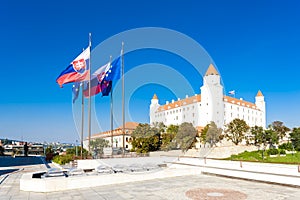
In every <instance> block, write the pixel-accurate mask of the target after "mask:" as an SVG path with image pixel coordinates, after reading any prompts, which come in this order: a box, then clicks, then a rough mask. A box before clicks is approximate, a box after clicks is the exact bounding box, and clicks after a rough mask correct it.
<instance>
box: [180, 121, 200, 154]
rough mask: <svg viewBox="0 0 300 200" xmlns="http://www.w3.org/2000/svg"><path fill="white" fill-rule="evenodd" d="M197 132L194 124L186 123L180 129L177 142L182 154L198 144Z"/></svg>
mask: <svg viewBox="0 0 300 200" xmlns="http://www.w3.org/2000/svg"><path fill="white" fill-rule="evenodd" d="M196 136H197V130H196V129H195V127H194V126H193V124H192V123H187V122H184V123H182V124H181V125H180V126H179V128H178V133H177V135H176V142H177V143H178V144H179V147H180V149H181V150H182V152H186V151H187V150H189V149H190V148H192V147H193V146H194V145H195V143H196V142H197V139H196Z"/></svg>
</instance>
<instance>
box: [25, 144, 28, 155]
mask: <svg viewBox="0 0 300 200" xmlns="http://www.w3.org/2000/svg"><path fill="white" fill-rule="evenodd" d="M24 156H28V145H27V142H25V144H24Z"/></svg>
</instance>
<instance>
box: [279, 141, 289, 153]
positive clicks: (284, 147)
mask: <svg viewBox="0 0 300 200" xmlns="http://www.w3.org/2000/svg"><path fill="white" fill-rule="evenodd" d="M278 148H279V149H285V150H288V151H292V150H293V145H292V143H290V142H289V143H283V144H281V145H279V146H278Z"/></svg>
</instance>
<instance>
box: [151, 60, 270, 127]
mask: <svg viewBox="0 0 300 200" xmlns="http://www.w3.org/2000/svg"><path fill="white" fill-rule="evenodd" d="M220 78H221V77H220V75H219V73H218V72H217V70H216V69H215V67H214V66H213V65H212V64H210V66H209V67H208V69H207V72H206V73H205V76H204V77H203V86H202V87H201V88H200V89H201V94H197V95H195V96H192V97H188V96H186V98H184V99H178V100H177V101H174V100H172V101H171V102H168V101H167V102H166V104H164V105H160V104H159V99H158V97H157V96H156V94H154V96H153V98H152V100H151V104H150V124H152V123H154V122H163V123H164V124H165V125H167V126H169V125H171V124H174V125H180V124H181V123H183V122H190V123H192V124H193V125H194V126H195V127H204V126H206V125H207V124H209V123H210V122H212V121H213V122H215V123H216V125H217V126H218V127H219V128H224V127H225V125H226V124H228V123H230V122H231V121H232V120H233V119H235V118H239V119H243V120H244V121H245V122H246V123H247V124H248V125H249V126H250V127H252V126H255V125H257V126H261V127H263V128H265V127H266V103H265V100H264V96H263V94H262V92H261V91H258V93H257V95H256V97H255V102H254V103H251V102H248V101H245V100H243V99H242V98H240V99H237V98H233V97H231V96H226V95H224V93H223V86H222V85H221V83H220Z"/></svg>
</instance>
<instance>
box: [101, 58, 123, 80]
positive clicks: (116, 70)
mask: <svg viewBox="0 0 300 200" xmlns="http://www.w3.org/2000/svg"><path fill="white" fill-rule="evenodd" d="M120 78H121V56H119V57H118V58H117V59H115V60H114V61H113V62H112V63H111V65H110V67H109V69H108V70H106V71H105V77H104V79H103V80H105V81H114V80H118V79H120Z"/></svg>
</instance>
